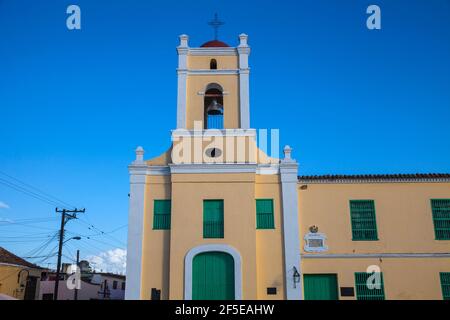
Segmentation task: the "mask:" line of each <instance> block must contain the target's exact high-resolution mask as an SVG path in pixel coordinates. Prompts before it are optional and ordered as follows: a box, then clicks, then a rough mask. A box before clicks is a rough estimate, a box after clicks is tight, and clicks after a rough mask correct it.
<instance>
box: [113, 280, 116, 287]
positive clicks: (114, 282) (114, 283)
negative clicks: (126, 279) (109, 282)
mask: <svg viewBox="0 0 450 320" xmlns="http://www.w3.org/2000/svg"><path fill="white" fill-rule="evenodd" d="M113 289H117V281H113Z"/></svg>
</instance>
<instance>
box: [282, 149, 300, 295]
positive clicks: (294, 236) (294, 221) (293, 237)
mask: <svg viewBox="0 0 450 320" xmlns="http://www.w3.org/2000/svg"><path fill="white" fill-rule="evenodd" d="M291 151H292V149H291V148H290V147H289V146H286V147H284V155H285V157H284V159H282V160H281V161H280V175H281V197H282V206H283V235H284V268H285V274H286V279H285V282H286V284H285V285H286V299H287V300H301V299H302V277H301V270H300V239H299V231H298V193H297V173H298V163H297V162H296V161H295V160H294V159H292V158H291ZM294 267H295V268H296V269H297V271H298V272H299V273H300V282H299V283H295V285H294V270H295V269H294ZM294 286H295V288H294Z"/></svg>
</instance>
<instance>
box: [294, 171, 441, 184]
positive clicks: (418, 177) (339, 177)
mask: <svg viewBox="0 0 450 320" xmlns="http://www.w3.org/2000/svg"><path fill="white" fill-rule="evenodd" d="M447 179H449V180H450V173H407V174H353V175H347V174H327V175H309V176H298V181H299V182H341V181H350V180H352V181H355V180H357V181H361V182H365V181H367V182H370V181H386V182H394V181H424V182H426V181H438V180H447Z"/></svg>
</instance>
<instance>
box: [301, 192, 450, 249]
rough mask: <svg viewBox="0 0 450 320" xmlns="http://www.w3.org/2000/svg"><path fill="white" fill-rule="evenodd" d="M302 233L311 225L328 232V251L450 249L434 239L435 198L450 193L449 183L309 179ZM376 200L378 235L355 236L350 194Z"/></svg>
mask: <svg viewBox="0 0 450 320" xmlns="http://www.w3.org/2000/svg"><path fill="white" fill-rule="evenodd" d="M298 194H299V202H298V203H299V212H300V215H299V225H300V229H299V230H300V243H302V250H303V244H304V240H303V237H304V235H305V234H306V233H308V228H309V227H310V226H312V225H317V226H318V227H319V232H323V233H325V234H326V236H327V238H328V240H327V243H328V246H329V251H328V253H411V252H413V253H414V252H415V253H432V252H443V253H445V252H449V248H450V241H440V240H435V239H434V226H433V219H432V213H431V205H430V199H433V198H450V184H449V183H372V184H370V183H365V184H331V183H330V184H308V185H307V189H306V190H300V189H299V192H298ZM357 199H372V200H375V212H376V222H377V231H378V238H379V240H378V241H352V229H351V220H350V208H349V200H357Z"/></svg>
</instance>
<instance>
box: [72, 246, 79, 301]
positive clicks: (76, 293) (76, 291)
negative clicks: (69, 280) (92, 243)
mask: <svg viewBox="0 0 450 320" xmlns="http://www.w3.org/2000/svg"><path fill="white" fill-rule="evenodd" d="M78 270H80V250H77V270H76V272H78ZM75 281H78V279H77V280H75ZM80 281H81V270H80ZM73 300H78V289H77V286H75V292H74V295H73Z"/></svg>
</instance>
